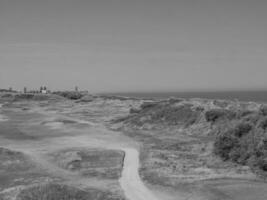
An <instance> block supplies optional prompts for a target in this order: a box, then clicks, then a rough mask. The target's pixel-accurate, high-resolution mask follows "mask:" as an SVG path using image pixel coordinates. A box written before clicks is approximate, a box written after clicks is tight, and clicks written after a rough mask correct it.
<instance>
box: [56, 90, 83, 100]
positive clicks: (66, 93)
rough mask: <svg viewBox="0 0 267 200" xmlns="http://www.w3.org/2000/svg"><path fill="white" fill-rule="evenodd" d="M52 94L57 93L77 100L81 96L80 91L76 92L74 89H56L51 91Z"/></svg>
mask: <svg viewBox="0 0 267 200" xmlns="http://www.w3.org/2000/svg"><path fill="white" fill-rule="evenodd" d="M53 94H57V95H59V96H62V97H64V98H67V99H71V100H78V99H81V98H82V97H83V94H82V93H81V92H76V91H58V92H53Z"/></svg>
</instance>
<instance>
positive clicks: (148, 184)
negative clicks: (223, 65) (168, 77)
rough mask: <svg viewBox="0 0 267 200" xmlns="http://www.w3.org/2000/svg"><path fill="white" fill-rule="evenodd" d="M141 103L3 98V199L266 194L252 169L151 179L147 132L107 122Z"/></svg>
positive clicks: (157, 199)
mask: <svg viewBox="0 0 267 200" xmlns="http://www.w3.org/2000/svg"><path fill="white" fill-rule="evenodd" d="M142 102H143V101H142V100H133V99H129V100H120V99H106V98H95V99H94V100H93V101H90V102H79V101H73V100H67V99H64V98H57V97H56V98H54V97H53V98H52V97H51V98H50V97H49V98H44V99H42V100H17V101H9V100H8V99H2V100H1V102H0V104H1V108H0V161H1V162H0V199H4V200H7V199H14V200H19V199H21V200H26V199H36V200H37V199H44V200H45V199H58V200H60V199H77V200H81V199H92V200H93V199H96V200H98V199H101V200H105V199H106V200H108V199H113V200H116V199H128V200H185V199H187V200H189V199H191V200H193V199H195V200H202V199H203V200H204V199H205V200H209V199H210V200H219V199H236V200H241V199H242V200H254V199H255V200H266V199H267V184H266V183H264V182H263V181H259V180H258V179H257V177H255V176H254V175H253V174H250V173H246V175H244V176H243V175H242V176H240V177H235V178H234V179H231V177H229V176H228V177H226V178H224V177H223V175H221V176H220V177H219V178H216V179H205V180H201V179H199V180H194V181H193V182H192V181H191V182H190V183H189V182H188V183H184V182H181V183H177V184H174V185H167V184H164V182H160V181H158V182H157V180H158V178H155V181H154V182H153V181H151V179H150V180H147V179H146V178H145V176H143V174H144V173H146V172H144V170H143V168H144V165H146V164H147V162H148V161H147V160H146V161H143V160H142V159H144V158H143V157H146V159H149V156H145V155H146V153H147V152H148V151H147V152H144V151H145V149H146V148H147V147H146V145H149V143H148V142H147V141H146V140H147V139H149V137H147V135H146V136H144V137H142V134H141V132H139V133H137V134H138V137H137V136H135V137H133V136H131V134H133V133H131V134H129V133H125V132H123V131H118V130H117V129H116V131H115V128H113V129H111V128H110V127H113V126H114V124H112V125H111V122H110V121H111V120H112V119H114V118H119V117H123V116H126V115H128V113H129V110H130V109H131V108H137V107H138V106H140V104H141V103H142ZM166 131H167V130H166ZM168 137H170V135H168ZM173 137H177V136H176V135H175V136H173ZM183 139H184V138H183V137H181V142H182V141H183ZM175 140H179V138H175ZM181 145H182V143H181ZM199 170H200V169H199ZM175 173H177V177H179V175H182V174H178V172H175ZM139 174H142V176H139ZM141 177H142V178H141ZM53 190H56V191H53ZM46 194H49V195H50V196H49V195H46ZM45 195H46V196H49V198H46V197H45ZM64 195H65V196H64Z"/></svg>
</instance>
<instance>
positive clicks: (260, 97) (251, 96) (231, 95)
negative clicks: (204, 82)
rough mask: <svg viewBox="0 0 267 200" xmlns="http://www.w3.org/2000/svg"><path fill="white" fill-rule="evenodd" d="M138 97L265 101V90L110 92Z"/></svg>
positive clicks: (266, 98)
mask: <svg viewBox="0 0 267 200" xmlns="http://www.w3.org/2000/svg"><path fill="white" fill-rule="evenodd" d="M109 95H119V96H127V97H138V98H169V97H177V98H206V99H229V100H239V101H255V102H267V91H229V92H156V93H112V94H109Z"/></svg>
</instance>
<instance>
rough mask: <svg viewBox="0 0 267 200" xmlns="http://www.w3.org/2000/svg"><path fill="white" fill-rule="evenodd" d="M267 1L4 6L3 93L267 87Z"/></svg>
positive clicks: (27, 0) (122, 0)
mask: <svg viewBox="0 0 267 200" xmlns="http://www.w3.org/2000/svg"><path fill="white" fill-rule="evenodd" d="M266 10H267V1H266V0H0V88H5V87H9V86H13V88H16V89H22V88H23V87H24V86H27V87H28V88H32V87H39V86H40V85H47V86H48V87H49V88H52V89H73V88H74V86H75V85H78V86H79V87H80V88H82V89H88V90H89V91H92V92H103V91H107V92H118V91H170V90H171V91H187V90H191V91H192V90H229V89H267V11H266Z"/></svg>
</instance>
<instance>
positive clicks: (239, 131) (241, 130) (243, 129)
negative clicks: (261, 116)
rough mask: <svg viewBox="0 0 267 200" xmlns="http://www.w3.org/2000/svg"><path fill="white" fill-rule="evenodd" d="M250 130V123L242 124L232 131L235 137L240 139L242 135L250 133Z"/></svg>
mask: <svg viewBox="0 0 267 200" xmlns="http://www.w3.org/2000/svg"><path fill="white" fill-rule="evenodd" d="M251 129H252V125H251V124H250V123H247V122H242V123H239V124H238V125H237V126H236V128H235V130H234V134H235V136H236V137H242V136H243V135H245V134H247V133H248V132H249V131H251Z"/></svg>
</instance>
